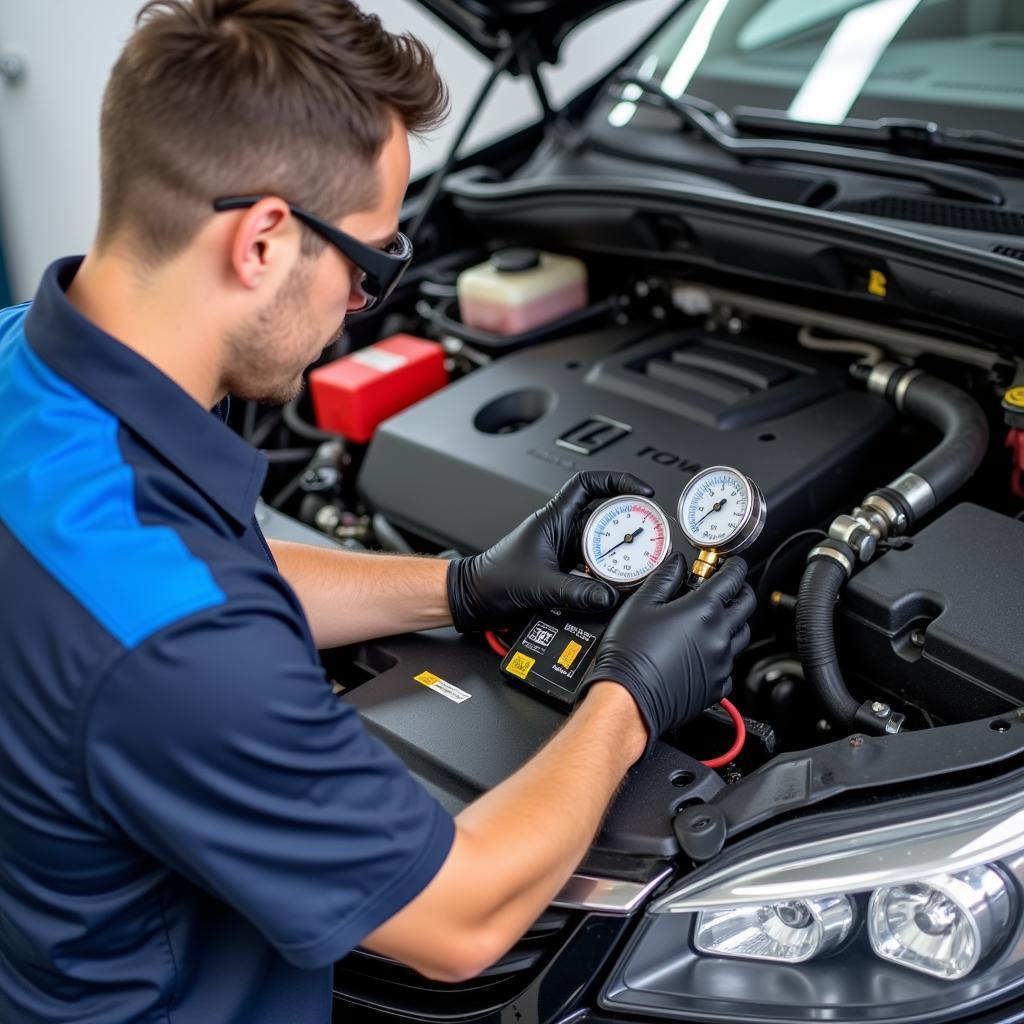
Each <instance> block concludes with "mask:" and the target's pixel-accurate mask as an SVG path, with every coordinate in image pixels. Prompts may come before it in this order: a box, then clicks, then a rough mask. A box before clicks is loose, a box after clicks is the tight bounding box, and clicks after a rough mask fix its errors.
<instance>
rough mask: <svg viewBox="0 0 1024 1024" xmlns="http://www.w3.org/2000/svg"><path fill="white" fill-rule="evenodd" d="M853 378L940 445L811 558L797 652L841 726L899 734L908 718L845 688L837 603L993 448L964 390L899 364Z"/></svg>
mask: <svg viewBox="0 0 1024 1024" xmlns="http://www.w3.org/2000/svg"><path fill="white" fill-rule="evenodd" d="M852 372H853V374H854V376H855V377H856V378H858V379H859V380H861V381H863V382H864V383H865V384H866V385H867V388H868V390H869V391H873V392H874V393H876V394H879V395H882V396H884V397H885V398H886V399H888V400H889V401H890V402H892V403H893V404H894V405H895V406H896V408H897V409H899V410H900V411H901V412H906V413H909V414H910V415H912V416H914V417H916V418H918V419H921V420H923V421H924V422H926V423H929V424H931V425H932V426H934V427H936V428H938V429H939V430H941V431H942V440H941V441H940V442H939V443H938V444H937V445H936V446H935V447H934V448H933V449H932V450H931V451H930V452H928V454H927V455H925V456H924V457H923V458H921V459H919V460H918V461H917V462H915V463H914V465H913V466H911V467H910V469H908V470H907V471H906V472H905V473H903V474H902V475H901V476H899V477H897V478H896V479H895V480H893V481H892V482H891V483H890V484H888V485H886V486H885V487H879V488H877V489H876V490H874V491H872V492H871V493H870V494H868V496H867V497H866V498H865V499H864V500H863V501H862V502H861V504H860V505H859V506H857V508H855V509H854V510H853V512H852V513H851V514H849V515H841V516H837V517H836V518H835V520H833V522H832V525H831V526H830V528H829V536H828V539H826V540H824V541H822V542H821V543H820V544H818V545H816V546H815V547H814V548H813V549H812V550H811V552H810V554H809V555H808V556H807V568H806V569H805V570H804V575H803V578H802V579H801V581H800V589H799V592H798V594H797V602H796V641H797V651H798V652H799V655H800V661H801V663H802V665H803V668H804V675H805V677H806V679H807V681H808V682H809V683H810V684H811V686H812V687H813V688H814V690H815V691H816V692H817V694H818V695H819V697H820V698H821V701H822V703H823V704H824V706H825V711H826V714H827V715H828V717H829V718H830V719H831V720H832V721H833V722H835V723H836V724H838V725H841V726H844V727H846V728H849V729H861V730H864V731H866V732H876V733H892V732H898V731H899V730H900V728H901V727H902V725H903V716H902V715H900V714H899V713H897V712H895V711H893V710H892V708H891V707H889V705H888V704H887V703H885V702H884V701H871V700H868V701H864V702H863V703H860V702H858V701H857V700H856V699H855V698H854V697H853V696H852V695H851V693H850V691H849V690H848V689H847V687H846V683H845V682H844V681H843V676H842V672H841V671H840V669H839V657H838V655H837V653H836V645H835V625H834V621H833V619H834V614H835V606H836V601H837V599H838V597H839V595H840V593H841V591H842V589H843V587H844V586H845V585H846V582H847V580H849V578H850V577H851V576H852V575H853V573H854V571H855V569H856V568H857V566H858V563H862V562H868V561H870V560H871V558H872V557H874V554H875V551H876V549H877V545H878V543H879V542H880V541H885V540H888V539H889V538H891V537H896V536H900V535H902V534H905V533H907V532H909V531H910V530H911V529H913V527H914V526H916V525H917V523H918V522H920V520H921V519H922V518H923V517H924V516H926V515H927V514H928V513H929V512H931V511H932V509H934V508H935V507H936V505H939V504H940V503H941V502H943V501H945V500H946V499H947V498H949V497H951V496H952V495H953V494H954V493H956V491H958V490H959V489H960V488H961V487H962V486H963V485H964V484H965V483H966V482H967V481H968V480H969V479H970V478H971V476H972V475H973V474H974V472H975V470H977V468H978V466H979V465H980V464H981V460H982V459H983V458H984V455H985V451H986V449H987V446H988V436H989V432H988V421H987V420H986V418H985V414H984V412H983V411H982V409H981V407H980V406H979V405H978V403H977V402H975V401H974V399H973V398H971V397H970V396H969V395H967V394H966V393H964V392H963V391H961V390H960V389H959V388H956V387H954V386H953V385H951V384H947V383H946V382H945V381H943V380H940V379H939V378H937V377H932V376H929V375H927V374H925V373H923V372H922V371H920V370H915V369H908V368H907V367H904V366H900V365H899V364H896V363H879V364H878V365H876V366H874V367H870V366H859V365H858V366H855V367H854V368H853V370H852Z"/></svg>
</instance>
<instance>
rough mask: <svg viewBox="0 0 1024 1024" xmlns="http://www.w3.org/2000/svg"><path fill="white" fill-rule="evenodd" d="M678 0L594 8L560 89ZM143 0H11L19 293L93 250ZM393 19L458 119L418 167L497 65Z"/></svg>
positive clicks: (8, 146)
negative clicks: (106, 131)
mask: <svg viewBox="0 0 1024 1024" xmlns="http://www.w3.org/2000/svg"><path fill="white" fill-rule="evenodd" d="M674 5H675V0H637V2H634V3H631V4H623V5H622V6H620V7H619V8H617V9H614V10H612V11H610V12H606V13H605V14H604V15H601V16H600V17H598V18H596V19H594V21H593V22H591V23H588V24H587V25H585V26H583V28H582V29H581V30H580V31H579V32H578V33H577V34H576V35H575V36H574V37H573V38H572V39H571V40H570V42H569V45H568V46H567V47H566V50H565V60H564V62H563V63H564V65H565V66H564V67H560V68H558V69H553V70H552V72H551V74H549V75H548V80H549V84H550V86H551V89H552V93H553V95H554V97H555V99H556V101H558V100H559V99H564V98H565V97H567V96H569V95H571V94H572V93H574V92H575V91H577V90H578V88H579V87H580V86H581V85H583V84H585V83H587V82H589V81H591V80H592V79H593V78H594V77H595V76H596V74H597V73H598V72H600V71H603V70H604V69H605V68H606V67H607V66H609V65H610V64H612V63H613V61H614V60H615V58H616V56H617V55H618V54H620V53H623V52H625V51H626V50H627V49H628V48H629V47H631V46H632V45H633V44H634V42H635V41H636V40H639V39H640V38H641V37H642V35H643V34H644V33H645V32H646V31H648V28H649V26H651V25H653V24H654V23H655V22H656V21H657V20H659V19H660V18H662V17H664V15H665V14H666V13H667V12H668V10H669V9H670V8H671V7H673V6H674ZM140 6H141V0H2V2H0V59H3V56H4V55H5V54H14V55H16V56H17V57H19V58H20V59H21V60H22V62H23V64H24V67H25V69H26V72H25V76H24V78H23V79H22V80H20V81H19V82H17V83H15V84H11V83H10V82H8V81H6V80H5V79H2V78H0V238H2V239H3V243H4V247H5V252H6V258H7V259H6V261H7V270H8V275H9V278H10V286H11V291H12V293H13V296H14V299H15V301H21V300H24V299H27V298H29V297H30V296H31V295H32V293H33V291H34V290H35V286H36V282H37V281H38V278H39V275H40V273H41V272H42V270H43V268H44V267H45V266H46V265H47V264H48V263H49V262H50V261H51V260H53V259H55V258H56V257H58V256H61V255H64V254H67V253H73V252H83V251H84V250H85V249H86V248H87V247H88V245H89V242H90V240H91V238H92V233H93V229H94V226H95V222H96V212H97V196H98V191H99V168H98V164H99V156H98V145H97V139H96V135H97V124H98V117H99V106H100V98H101V96H102V92H103V86H104V83H105V81H106V77H107V74H108V72H109V69H110V67H111V66H112V64H113V62H114V60H115V59H116V57H117V54H118V52H119V50H120V48H121V46H122V45H123V43H124V40H125V39H126V38H127V36H128V34H129V33H130V32H131V28H132V23H133V19H134V16H135V12H136V11H137V10H138V8H139V7H140ZM364 6H365V7H366V8H367V9H368V10H372V11H374V12H375V13H377V14H379V15H380V16H381V18H382V20H383V21H384V24H385V25H386V26H387V27H388V28H389V29H391V30H393V31H410V32H413V33H414V34H416V35H418V36H420V37H421V38H423V39H424V40H426V41H427V42H428V43H429V44H430V45H431V46H432V47H433V49H434V51H435V53H436V54H437V57H438V61H439V65H440V67H441V71H442V73H443V75H444V76H445V78H446V80H447V81H448V83H449V86H450V88H451V91H452V98H453V116H452V118H451V119H450V120H449V122H448V124H447V125H446V126H445V127H444V128H442V129H440V130H439V131H438V132H436V133H435V134H434V136H433V137H432V138H431V139H429V140H428V141H427V142H426V143H424V144H417V145H415V146H414V152H413V174H414V175H416V174H420V173H423V172H424V171H425V170H427V169H429V167H430V166H431V165H432V163H433V162H435V161H436V160H438V159H439V158H440V154H441V153H443V151H444V147H445V143H446V140H447V139H448V138H449V137H450V133H451V132H452V131H453V130H454V128H455V126H456V125H457V124H458V123H459V121H460V118H461V117H462V116H464V114H465V111H466V110H467V108H468V107H469V105H470V104H471V102H472V99H473V96H474V94H475V92H476V90H477V88H478V87H479V85H480V83H481V82H482V80H483V78H484V77H485V75H486V73H487V65H486V63H485V61H484V60H483V59H482V58H480V57H479V56H478V55H477V54H476V53H475V52H474V51H471V50H469V48H468V47H467V46H466V45H465V44H464V43H462V41H461V40H459V39H457V38H455V37H453V36H452V35H451V34H450V33H449V32H448V31H447V30H446V29H445V28H444V26H443V25H441V24H440V23H439V22H437V21H436V20H435V19H433V18H432V17H430V16H429V15H427V14H426V13H425V12H423V11H422V10H421V9H419V8H418V7H417V6H416V5H415V4H414V3H411V2H409V0H366V2H365V3H364ZM536 113H537V112H536V108H535V101H534V100H533V96H532V93H531V91H530V89H529V86H528V85H526V83H523V82H518V81H514V80H508V81H506V82H504V83H502V85H501V87H500V88H499V89H498V90H497V92H496V93H495V95H494V97H493V98H492V101H491V104H490V107H489V109H487V110H486V111H484V114H483V116H482V117H481V119H480V128H479V129H478V130H477V132H476V133H475V134H473V135H471V137H470V139H469V140H468V145H470V146H473V145H475V144H479V143H482V142H484V141H486V140H487V139H488V138H491V137H494V136H496V135H498V134H501V133H504V132H506V131H508V130H509V129H510V128H513V127H516V126H519V125H522V124H525V123H528V122H529V121H530V120H531V119H532V118H534V117H535V116H536Z"/></svg>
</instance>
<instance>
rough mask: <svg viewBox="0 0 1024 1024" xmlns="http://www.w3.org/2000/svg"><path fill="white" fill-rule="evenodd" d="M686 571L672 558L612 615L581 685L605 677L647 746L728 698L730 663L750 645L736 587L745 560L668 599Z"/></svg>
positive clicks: (749, 598) (746, 593)
mask: <svg viewBox="0 0 1024 1024" xmlns="http://www.w3.org/2000/svg"><path fill="white" fill-rule="evenodd" d="M686 574H687V563H686V561H685V560H684V559H683V557H682V556H681V555H679V554H676V555H673V556H672V557H671V558H669V559H668V560H667V561H666V562H665V564H664V565H662V566H659V568H658V569H656V570H655V571H654V572H653V573H652V574H651V576H650V577H649V578H648V579H647V581H646V582H645V583H644V585H643V586H642V587H640V589H639V590H638V591H637V592H636V593H635V594H634V595H633V596H632V597H630V598H629V600H627V601H626V602H625V603H624V604H623V606H622V607H621V608H620V609H619V610H618V611H617V612H616V613H615V617H614V618H613V619H612V621H611V623H610V625H609V626H608V629H607V630H606V631H605V634H604V637H603V638H602V640H601V644H600V646H599V647H598V650H597V657H596V658H595V659H594V663H593V665H592V666H591V669H590V672H589V673H588V675H587V682H597V681H599V680H608V681H611V682H615V683H619V684H620V685H621V686H623V687H625V688H626V689H627V690H628V691H629V692H630V694H631V695H632V697H633V699H634V700H635V701H636V704H637V707H638V708H639V710H640V714H641V716H642V717H643V719H644V722H645V723H646V725H647V729H648V749H650V746H651V745H652V744H653V743H654V741H655V740H656V739H657V738H658V737H659V736H660V735H661V734H662V733H664V732H667V731H668V730H669V729H672V728H673V727H675V726H678V725H682V724H683V723H684V722H688V721H690V719H692V718H695V717H696V716H697V715H699V714H700V713H701V712H702V711H703V710H704V709H705V708H707V707H710V706H711V705H712V704H714V703H715V702H716V701H718V700H721V698H722V697H725V696H728V694H729V691H730V689H731V685H732V684H731V680H730V678H729V673H730V672H731V671H732V663H733V659H734V658H735V657H736V655H737V654H739V652H740V651H742V650H743V649H744V648H745V647H746V645H747V643H748V642H749V640H750V627H749V626H748V625H747V619H748V618H749V617H750V615H751V614H752V613H753V611H754V608H755V607H756V601H755V599H754V592H753V591H752V590H751V589H750V587H749V586H748V585H747V584H746V583H745V582H744V581H745V579H746V575H747V563H746V562H744V561H743V559H742V558H730V559H729V560H728V561H726V562H725V563H724V565H723V566H722V568H721V569H720V570H719V571H718V573H717V574H716V575H715V576H714V577H712V579H711V580H709V581H708V582H707V583H705V584H704V585H703V586H702V587H700V588H699V589H698V590H695V591H692V592H686V593H684V594H682V595H681V596H679V597H675V594H676V593H677V592H678V591H679V589H680V587H681V586H682V585H683V581H684V580H685V579H686Z"/></svg>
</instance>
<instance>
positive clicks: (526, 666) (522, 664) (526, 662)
mask: <svg viewBox="0 0 1024 1024" xmlns="http://www.w3.org/2000/svg"><path fill="white" fill-rule="evenodd" d="M536 664H537V659H536V658H528V657H527V656H526V655H525V654H522V653H521V652H519V651H516V653H515V654H513V655H512V658H511V660H510V661H509V663H508V665H507V666H506V670H507V671H508V672H511V673H512V675H514V676H519V678H520V679H525V678H526V677H527V676H528V675H529V674H530V669H531V668H533V666H534V665H536Z"/></svg>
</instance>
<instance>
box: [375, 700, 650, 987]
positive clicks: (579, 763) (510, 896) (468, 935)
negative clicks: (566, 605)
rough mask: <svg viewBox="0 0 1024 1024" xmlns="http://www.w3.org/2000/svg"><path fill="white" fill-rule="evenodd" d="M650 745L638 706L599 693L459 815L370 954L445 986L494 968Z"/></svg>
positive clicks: (578, 856)
mask: <svg viewBox="0 0 1024 1024" xmlns="http://www.w3.org/2000/svg"><path fill="white" fill-rule="evenodd" d="M646 741H647V731H646V728H645V727H644V724H643V721H642V719H641V717H640V714H639V712H638V711H637V707H636V704H635V703H634V702H633V699H632V697H630V695H629V694H628V693H627V692H626V691H625V690H624V689H623V688H622V687H620V686H619V685H618V684H616V683H596V684H594V686H593V687H592V688H591V691H590V693H589V694H588V696H587V698H586V700H584V702H583V703H582V704H581V705H580V707H579V708H578V709H577V710H576V712H575V713H574V714H573V715H572V717H571V718H570V719H569V721H568V722H567V723H566V725H565V727H564V728H563V729H562V730H561V731H560V732H559V733H558V734H557V735H556V736H555V737H554V738H553V739H552V740H551V742H550V743H548V744H547V746H546V747H545V748H544V749H543V750H541V752H540V753H539V754H537V755H536V756H535V757H534V758H532V759H531V760H530V761H529V762H527V764H525V765H524V766H523V767H522V768H520V769H519V771H517V772H516V773H515V774H514V775H512V776H511V777H510V778H508V779H506V780H505V781H504V782H503V783H501V785H499V786H497V787H495V788H494V789H493V790H491V791H490V792H488V793H486V794H485V795H484V796H482V797H480V798H479V799H478V800H476V801H475V802H474V803H472V804H471V805H470V806H469V807H467V808H466V809H465V810H464V811H463V812H462V813H461V814H459V816H458V817H457V818H456V837H455V843H454V845H453V846H452V850H451V852H450V853H449V855H448V859H447V860H446V861H445V863H444V865H443V866H442V868H441V870H440V871H439V872H438V874H437V876H435V878H434V880H433V881H432V882H431V883H430V885H429V886H427V888H426V889H425V890H424V891H423V892H422V893H421V894H420V895H419V896H418V897H417V898H416V899H415V900H413V902H412V903H410V904H409V906H408V907H406V908H405V909H404V910H402V911H400V912H399V913H398V914H396V915H395V917H393V918H392V919H391V920H390V921H388V922H387V923H385V924H384V925H383V926H382V927H381V928H379V929H378V930H377V931H376V932H375V933H374V934H373V935H371V936H369V937H368V938H367V940H366V942H365V945H367V946H369V947H370V948H371V949H375V950H378V951H379V952H382V953H385V954H386V955H388V956H392V957H395V958H397V959H400V960H403V961H404V962H406V963H409V964H411V965H412V966H414V967H416V968H417V969H418V970H420V971H421V972H423V973H424V974H427V975H429V976H432V977H438V978H443V979H447V980H458V978H459V977H461V976H470V975H472V974H474V973H476V972H478V971H479V970H482V969H483V968H484V967H486V966H487V965H488V964H489V963H491V962H493V961H494V960H496V959H497V958H498V957H499V956H501V955H502V954H503V953H504V952H505V951H506V950H507V949H508V948H509V946H511V945H512V943H514V942H515V941H516V939H517V938H518V937H519V936H520V935H521V934H522V933H523V932H524V931H525V930H526V929H527V928H528V927H529V926H530V924H531V923H532V922H533V921H534V920H536V919H537V917H539V916H540V914H541V913H542V912H543V911H544V909H545V907H547V905H548V904H549V903H550V902H551V899H552V898H553V897H554V896H555V894H556V893H557V892H558V891H559V889H560V888H561V887H562V885H564V883H565V881H566V879H567V878H568V877H569V875H571V874H572V872H573V871H574V870H575V869H576V867H577V865H578V864H579V862H580V861H581V860H582V859H583V857H584V855H585V854H586V851H587V849H588V848H589V846H590V843H591V842H592V840H593V837H594V834H595V833H596V831H597V828H598V826H599V824H600V822H601V818H602V817H603V816H604V813H605V810H606V809H607V806H608V803H609V801H610V800H611V797H612V796H613V795H614V793H615V791H616V790H617V788H618V786H619V784H620V783H621V781H622V778H623V776H624V775H625V772H626V770H627V769H628V768H629V766H630V765H631V764H632V763H633V762H634V761H635V760H637V758H639V757H640V756H641V754H642V753H643V750H644V746H645V744H646ZM424 935H429V936H430V937H431V939H430V942H424V940H423V936H424ZM452 965H459V966H457V967H453V966H452Z"/></svg>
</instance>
